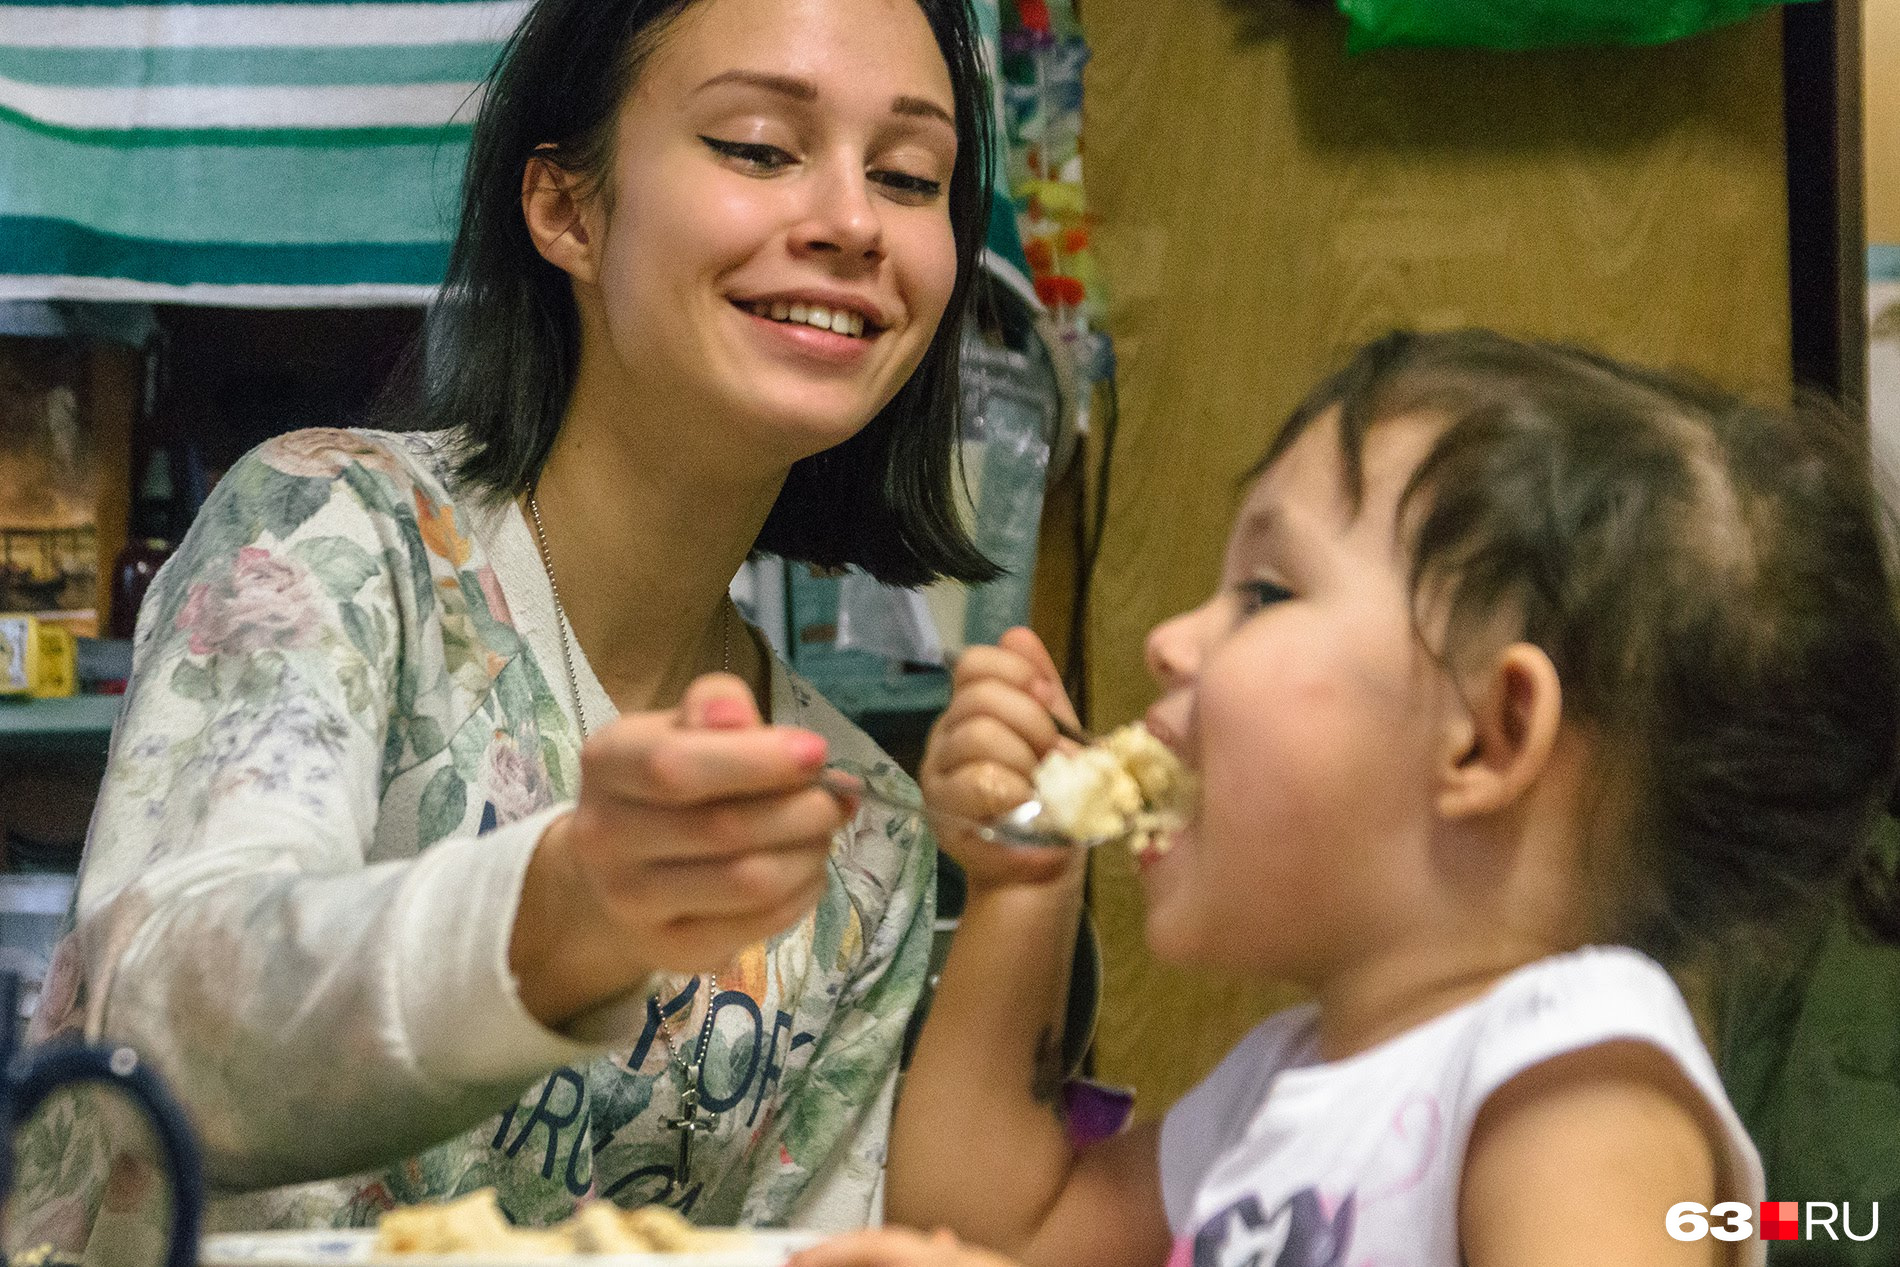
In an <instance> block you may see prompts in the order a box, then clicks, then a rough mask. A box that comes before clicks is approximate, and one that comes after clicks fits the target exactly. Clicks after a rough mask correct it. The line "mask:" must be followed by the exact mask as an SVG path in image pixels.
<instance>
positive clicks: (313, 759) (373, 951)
mask: <svg viewBox="0 0 1900 1267" xmlns="http://www.w3.org/2000/svg"><path fill="white" fill-rule="evenodd" d="M447 468H448V462H447V458H446V454H445V452H444V449H443V446H442V444H441V442H440V440H439V439H438V437H435V436H431V435H396V434H391V433H379V432H368V431H336V430H330V431H303V432H297V433H294V434H291V435H289V436H285V437H282V438H280V439H278V440H274V441H271V442H269V443H267V444H265V445H263V446H261V447H260V448H259V449H257V450H255V451H253V452H252V453H251V454H249V455H247V456H246V457H245V458H244V459H242V460H241V461H240V462H239V463H238V464H237V465H235V466H234V467H233V468H232V469H231V470H230V472H229V473H228V474H227V475H226V476H225V478H224V479H223V480H221V481H220V482H219V484H218V486H217V489H216V490H215V492H214V494H213V495H212V497H211V499H210V500H209V501H208V502H207V503H206V504H205V507H204V509H203V511H202V513H201V514H200V516H199V518H198V522H197V523H196V524H195V525H194V527H193V529H192V531H191V533H190V534H189V535H188V536H187V537H186V539H185V541H184V543H183V544H182V546H181V548H180V550H179V552H178V554H177V555H176V557H175V558H173V559H172V560H171V561H170V562H169V563H168V564H167V565H166V567H165V568H164V570H163V571H162V572H161V573H160V575H159V576H158V578H157V580H156V581H155V582H154V584H153V586H152V589H151V592H150V594H149V596H148V598H147V600H146V603H145V605H144V608H143V609H142V611H141V613H140V620H139V630H138V639H137V648H136V665H135V670H134V674H133V679H132V687H131V691H130V693H129V695H128V696H127V699H126V702H125V710H124V713H123V716H122V718H121V720H120V723H119V726H118V729H117V731H116V732H115V734H114V736H113V744H112V756H111V761H110V764H109V767H108V771H107V775H106V778H105V783H104V786H103V788H102V790H101V794H100V800H99V805H98V809H97V811H96V813H95V816H94V819H93V824H92V830H91V833H90V837H89V839H88V843H87V848H86V856H85V861H84V863H83V865H82V869H81V876H80V886H79V894H78V898H77V903H76V911H75V919H76V926H75V928H74V931H73V932H72V933H71V934H70V935H69V936H68V937H67V938H66V939H65V940H64V941H63V942H62V944H61V947H60V951H59V953H58V954H57V955H56V957H55V964H54V968H53V971H52V974H51V978H52V979H51V980H49V982H48V984H47V987H46V989H45V991H44V995H43V998H42V1003H41V1010H40V1014H39V1016H38V1017H37V1018H36V1019H35V1022H34V1026H33V1031H32V1037H34V1038H35V1039H44V1038H46V1037H48V1036H51V1035H54V1034H58V1033H61V1032H67V1031H75V1030H79V1029H81V1028H83V1030H84V1032H85V1033H86V1035H87V1036H88V1037H89V1038H91V1039H93V1040H95V1041H97V1040H99V1039H101V1038H102V1037H103V1038H109V1039H111V1040H114V1041H119V1042H125V1043H128V1044H130V1045H132V1046H133V1047H135V1048H136V1049H137V1050H138V1051H139V1052H140V1053H141V1054H142V1055H143V1056H144V1058H145V1059H146V1060H147V1061H148V1062H149V1063H150V1064H152V1065H153V1066H154V1067H155V1068H156V1069H157V1070H158V1071H159V1073H160V1074H161V1076H162V1077H163V1078H164V1079H165V1080H166V1082H167V1083H168V1084H169V1086H170V1087H171V1089H172V1090H173V1091H174V1092H175V1093H176V1094H177V1096H178V1097H179V1098H180V1100H181V1101H182V1102H183V1103H184V1105H185V1106H186V1108H187V1111H188V1112H189V1114H190V1115H191V1117H192V1119H193V1122H194V1124H195V1125H196V1127H197V1129H198V1132H199V1134H200V1136H201V1141H202V1143H203V1146H204V1150H205V1153H206V1159H207V1170H208V1178H209V1179H210V1181H211V1183H212V1185H213V1187H214V1190H215V1191H216V1192H217V1193H218V1194H219V1195H217V1196H216V1198H215V1199H214V1200H213V1202H212V1206H211V1209H210V1210H209V1211H207V1220H206V1221H207V1226H209V1227H212V1228H225V1229H237V1230H245V1229H251V1228H264V1227H290V1226H326V1225H336V1226H344V1225H359V1224H364V1223H368V1222H373V1221H374V1219H375V1218H376V1216H377V1215H378V1213H380V1212H381V1211H383V1210H385V1209H388V1208H389V1207H390V1206H392V1205H395V1204H397V1203H402V1202H413V1201H418V1200H424V1199H434V1198H441V1197H446V1196H452V1195H456V1194H460V1193H463V1192H466V1191H469V1190H471V1189H474V1188H478V1187H482V1186H485V1185H493V1186H494V1187H496V1188H497V1189H499V1193H500V1198H501V1204H502V1206H503V1208H504V1209H505V1210H507V1212H508V1213H509V1214H510V1215H511V1216H512V1217H513V1218H514V1219H515V1220H516V1221H518V1222H522V1223H531V1224H544V1223H548V1222H552V1221H555V1220H558V1219H560V1218H563V1217H565V1216H566V1215H567V1214H569V1213H570V1212H571V1211H572V1209H573V1208H574V1206H575V1204H576V1203H577V1202H578V1201H580V1200H581V1199H582V1198H583V1197H585V1196H588V1195H590V1194H591V1195H595V1196H599V1197H602V1198H606V1199H610V1200H613V1201H615V1202H619V1203H622V1204H626V1205H637V1204H642V1203H645V1202H648V1201H652V1200H657V1199H660V1198H661V1197H662V1196H663V1194H664V1193H665V1190H666V1186H667V1184H666V1179H667V1175H668V1174H669V1172H670V1170H671V1167H672V1164H673V1162H674V1159H675V1156H676V1154H677V1144H678V1136H677V1133H676V1132H674V1131H672V1130H669V1129H667V1128H666V1127H665V1125H664V1119H666V1118H668V1117H671V1116H674V1115H676V1114H677V1113H678V1111H679V1105H680V1098H681V1090H682V1074H681V1072H680V1071H679V1070H678V1069H677V1068H676V1067H674V1066H672V1065H671V1064H670V1063H669V1045H668V1042H667V1041H666V1031H667V1030H671V1031H672V1032H674V1033H678V1034H681V1035H697V1033H698V1032H699V1027H700V1025H701V1023H702V1020H703V1018H704V1016H705V1009H706V1008H707V1006H708V1003H709V1000H707V999H706V998H703V997H700V996H701V994H702V991H701V990H700V988H699V983H698V982H697V981H695V980H693V979H690V978H677V979H675V978H661V979H656V981H655V982H654V984H653V989H652V990H651V992H642V993H641V994H640V995H639V996H638V997H629V998H628V999H625V1000H623V1001H621V1002H619V1003H616V1004H609V1005H607V1006H606V1007H603V1008H601V1009H599V1010H598V1011H597V1012H595V1013H593V1014H590V1015H589V1016H587V1017H584V1018H582V1020H581V1021H580V1022H579V1023H577V1024H575V1025H573V1026H570V1027H569V1028H568V1030H567V1031H566V1032H555V1031H551V1030H549V1029H547V1028H546V1027H544V1026H542V1025H540V1024H539V1023H538V1022H536V1021H535V1020H534V1019H533V1018H532V1017H531V1016H530V1015H529V1014H528V1013H527V1011H526V1010H525V1009H524V1007H523V1006H522V1004H521V1002H520V999H519V997H518V995H517V993H516V990H515V986H514V982H513V979H512V977H511V976H510V974H509V972H508V969H507V944H508V936H509V931H510V928H511V925H512V922H513V918H514V913H515V905H516V902H517V900H518V896H519V893H520V888H521V882H522V875H523V872H524V870H525V868H526V866H527V862H528V858H529V855H530V854H531V852H532V851H533V848H534V846H535V842H536V841H537V840H538V839H539V837H540V835H541V832H542V831H543V830H544V829H545V828H546V826H547V825H548V823H549V822H550V821H551V819H552V818H553V817H554V816H555V815H557V814H558V813H560V812H561V810H562V809H563V808H564V807H565V806H566V805H568V804H569V803H571V801H572V799H573V795H574V790H575V786H576V779H577V769H578V766H577V756H578V749H579V740H580V734H579V728H578V726H577V723H576V721H575V718H574V714H573V711H572V701H571V698H570V692H569V690H568V689H567V687H568V683H567V681H566V675H565V671H564V670H563V668H562V666H561V659H560V643H559V641H558V638H559V636H560V635H559V628H558V626H557V625H556V623H555V620H556V618H555V614H554V609H553V605H552V600H551V596H550V593H549V589H548V584H547V579H546V576H545V574H544V573H543V572H542V571H541V568H540V563H539V558H538V556H537V555H536V554H535V551H534V543H533V539H532V537H531V536H530V535H529V529H528V528H527V526H526V524H525V523H524V521H523V520H522V518H521V515H520V513H519V512H518V511H517V510H516V509H515V508H514V507H513V506H512V505H503V506H501V507H498V508H488V507H484V506H482V505H480V504H478V503H477V502H476V501H475V500H474V499H472V498H464V497H461V496H458V494H457V492H456V491H455V490H454V488H453V487H452V484H451V481H450V478H449V476H448V474H447ZM575 670H576V675H577V677H578V678H579V679H580V683H579V685H580V689H581V692H582V697H583V699H584V701H585V706H586V712H587V715H588V716H589V717H594V718H602V717H610V716H612V715H613V714H614V708H613V704H612V702H611V701H610V700H609V699H608V698H607V695H606V692H605V691H604V690H603V689H602V688H601V686H600V683H599V681H598V680H597V679H596V678H595V677H594V675H593V672H592V670H591V669H590V668H589V667H588V666H587V664H586V662H585V660H584V659H582V658H577V659H576V661H575ZM772 677H773V682H772V689H771V692H770V695H771V699H770V704H771V712H772V716H773V717H774V719H775V720H777V721H781V722H788V723H795V724H799V725H803V726H807V727H810V728H811V729H814V730H816V731H818V732H820V733H821V734H823V735H825V736H826V737H827V739H828V740H829V741H830V744H831V758H832V761H833V762H834V763H835V764H838V765H842V766H844V767H845V768H848V769H851V770H853V771H855V772H857V773H859V774H861V775H863V776H864V777H865V778H867V779H868V780H869V781H870V782H871V783H872V784H874V785H877V784H886V785H888V784H896V783H904V782H907V780H906V779H905V776H904V775H903V773H902V772H901V771H899V770H897V769H896V768H895V767H894V766H893V765H892V764H891V762H890V761H889V760H888V758H886V757H885V756H884V755H883V754H882V753H881V752H880V751H879V750H878V749H877V747H876V746H875V745H874V744H873V743H872V742H871V741H870V740H869V739H868V738H867V737H866V736H865V735H864V734H863V733H862V732H861V731H859V730H858V729H857V728H856V727H854V726H853V725H852V724H851V723H850V722H849V721H847V720H846V719H845V718H844V717H843V716H842V715H841V714H839V713H838V712H837V711H836V710H835V709H833V708H831V707H830V706H829V705H828V704H827V703H826V702H825V701H824V700H823V699H822V698H821V697H819V696H818V695H817V694H816V692H814V691H813V690H812V689H811V688H810V687H809V686H808V685H807V684H805V683H804V682H802V681H801V680H799V679H797V678H796V677H794V676H793V675H792V674H791V673H790V672H789V670H787V669H786V668H785V667H784V666H783V665H782V664H775V665H774V668H773V673H772ZM895 790H898V791H900V792H901V791H904V790H907V789H904V788H898V789H895ZM935 874H936V872H935V848H934V846H933V844H932V843H931V841H930V840H929V838H928V836H927V835H926V834H925V833H924V831H923V829H922V827H921V825H920V824H919V823H918V822H917V821H916V820H915V818H914V817H911V816H906V815H904V814H902V813H895V812H891V811H885V810H880V809H877V808H874V807H873V806H872V803H871V802H869V801H867V802H866V808H865V809H864V810H862V811H860V813H859V814H858V815H857V817H856V819H855V820H854V821H853V822H852V823H851V824H849V825H848V826H847V827H846V828H845V829H844V830H843V831H842V832H840V833H839V836H838V839H837V841H836V844H835V846H834V850H833V854H832V862H831V875H830V884H829V887H828V889H827V891H826V893H825V896H824V898H823V900H822V901H821V902H820V904H819V906H818V908H817V909H816V910H815V911H814V912H813V913H812V914H811V915H810V916H808V917H807V918H806V919H805V920H804V922H803V923H801V924H800V925H798V926H797V927H795V928H793V929H791V930H789V931H788V932H786V933H783V934H781V935H780V936H778V937H776V938H774V939H773V940H772V941H771V942H769V943H767V944H765V945H760V946H755V947H753V948H752V949H751V950H748V951H746V952H745V953H744V954H742V955H741V956H740V957H739V958H738V959H737V960H736V961H735V962H734V963H733V964H731V965H730V966H728V967H727V968H726V969H724V970H722V971H721V972H720V973H719V974H718V993H717V995H716V997H714V998H712V999H711V1000H710V1005H711V1007H712V1009H713V1012H714V1015H713V1024H712V1031H711V1040H710V1049H709V1052H708V1055H707V1059H706V1062H705V1066H704V1089H703V1098H702V1102H701V1103H702V1107H703V1108H705V1109H710V1110H711V1111H713V1112H715V1113H717V1115H718V1117H717V1123H716V1126H715V1127H714V1128H713V1129H712V1131H711V1132H710V1134H702V1135H701V1136H700V1137H699V1139H698V1141H697V1142H696V1145H695V1148H694V1165H693V1172H692V1181H691V1183H690V1185H689V1186H688V1187H687V1188H686V1190H685V1191H684V1192H683V1193H679V1194H675V1195H673V1196H672V1197H670V1198H668V1200H669V1203H670V1204H674V1205H676V1206H678V1207H679V1208H681V1209H683V1210H684V1211H685V1212H686V1213H688V1214H689V1215H690V1216H691V1217H693V1218H694V1219H695V1220H696V1221H699V1222H702V1223H735V1222H736V1223H746V1224H755V1225H790V1226H810V1227H825V1228H832V1227H848V1226H853V1225H862V1224H864V1223H866V1222H868V1221H874V1220H875V1219H876V1218H877V1217H878V1197H879V1193H880V1191H881V1187H880V1184H881V1175H882V1164H883V1157H884V1148H885V1142H886V1138H887V1133H888V1128H889V1110H890V1104H891V1097H892V1094H893V1088H894V1085H895V1080H896V1075H897V1069H898V1062H899V1056H900V1052H901V1049H902V1044H903V1039H904V1033H905V1029H906V1026H907V1023H908V1020H909V1018H910V1015H911V1012H912V1010H913V1009H914V1007H915V1005H916V1004H917V1001H918V999H919V997H920V994H921V992H922V989H923V985H924V977H925V971H926V963H927V960H928V956H929V947H930V938H931V925H932V917H933V914H934V901H935ZM662 1018H666V1023H665V1024H664V1026H663V1022H662ZM139 1139H140V1132H139V1130H138V1129H137V1128H136V1126H135V1125H134V1124H132V1123H129V1122H128V1121H127V1120H126V1110H125V1109H124V1107H123V1106H122V1105H120V1104H118V1103H116V1102H111V1101H107V1100H105V1099H104V1098H103V1097H97V1096H93V1095H90V1094H88V1093H86V1092H83V1091H81V1092H74V1093H68V1094H65V1095H63V1096H62V1097H59V1098H57V1099H55V1100H54V1101H52V1102H50V1103H49V1106H48V1107H47V1108H46V1109H44V1110H43V1111H42V1112H41V1114H40V1115H39V1117H38V1118H37V1119H36V1120H35V1121H34V1123H33V1124H32V1125H30V1126H29V1127H28V1128H27V1129H26V1130H25V1131H23V1132H22V1135H21V1138H20V1141H19V1150H18V1151H19V1168H18V1171H17V1175H16V1190H15V1198H14V1205H13V1210H14V1214H13V1216H12V1219H13V1235H12V1238H11V1239H12V1241H13V1243H14V1244H16V1245H21V1244H24V1245H31V1244H39V1243H43V1242H47V1243H52V1244H54V1245H55V1246H57V1247H59V1248H62V1249H65V1250H67V1251H69V1252H80V1251H81V1250H82V1249H83V1250H86V1251H87V1256H88V1258H89V1259H90V1260H92V1261H95V1262H106V1261H113V1260H115V1259H120V1258H124V1257H128V1256H130V1254H132V1253H134V1252H136V1253H139V1254H140V1255H142V1256H143V1258H144V1261H147V1262H150V1261H156V1259H155V1258H154V1257H152V1252H153V1251H152V1249H151V1247H150V1244H149V1242H150V1241H151V1240H152V1239H153V1238H155V1237H156V1236H157V1235H159V1229H160V1228H162V1227H163V1223H162V1218H163V1212H162V1209H160V1208H159V1206H160V1205H161V1204H162V1200H163V1196H162V1194H163V1192H164V1185H162V1184H157V1183H154V1182H152V1181H151V1175H150V1171H149V1169H148V1168H147V1167H148V1165H149V1162H148V1161H142V1160H141V1152H142V1148H143V1146H142V1145H141V1144H140V1143H139V1142H138V1141H139ZM141 1244H143V1246H144V1247H143V1248H139V1247H140V1246H141Z"/></svg>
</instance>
